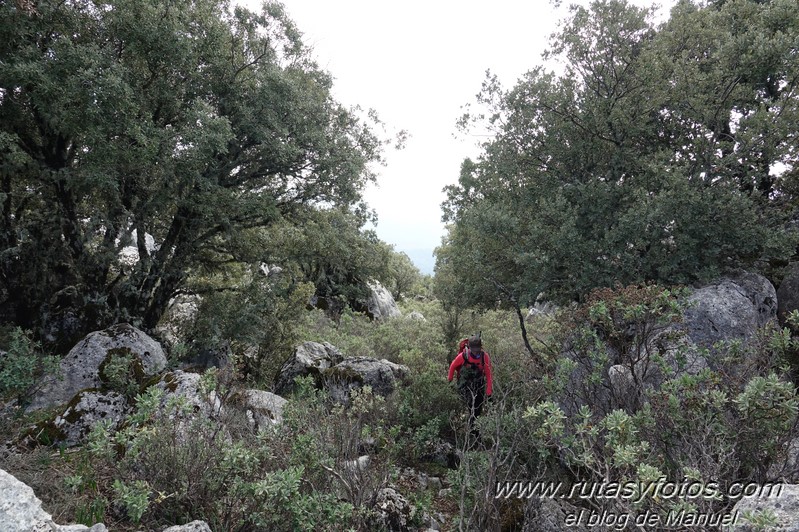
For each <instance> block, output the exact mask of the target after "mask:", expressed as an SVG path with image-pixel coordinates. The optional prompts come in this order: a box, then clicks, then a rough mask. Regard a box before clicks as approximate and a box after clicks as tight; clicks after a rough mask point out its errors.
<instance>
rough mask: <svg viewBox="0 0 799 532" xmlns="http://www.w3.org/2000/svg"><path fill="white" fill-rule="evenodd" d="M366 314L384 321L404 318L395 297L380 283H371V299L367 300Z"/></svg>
mask: <svg viewBox="0 0 799 532" xmlns="http://www.w3.org/2000/svg"><path fill="white" fill-rule="evenodd" d="M366 312H367V314H369V316H371V317H372V318H373V319H376V320H384V319H387V318H396V317H399V316H402V312H400V309H399V307H398V306H397V302H396V301H394V296H392V295H391V292H389V291H388V289H387V288H386V287H384V286H383V285H381V284H380V283H378V282H374V283H369V297H368V299H367V300H366Z"/></svg>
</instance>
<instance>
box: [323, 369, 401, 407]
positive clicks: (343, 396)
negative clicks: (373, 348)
mask: <svg viewBox="0 0 799 532" xmlns="http://www.w3.org/2000/svg"><path fill="white" fill-rule="evenodd" d="M409 371H410V370H409V369H408V367H407V366H403V365H400V364H395V363H393V362H389V361H388V360H385V359H383V360H377V359H376V358H371V357H352V358H347V359H344V361H343V362H340V363H339V364H336V365H335V366H333V367H332V368H330V369H328V370H326V371H325V372H324V374H323V377H324V388H325V389H326V390H327V392H328V394H329V395H330V398H331V399H333V400H334V401H336V402H338V403H343V404H348V403H349V399H350V394H351V393H352V392H353V391H354V390H358V389H360V388H362V387H364V386H371V388H372V392H373V393H375V394H377V395H382V396H386V395H389V394H390V393H391V392H393V391H394V390H395V389H396V388H397V384H398V382H399V381H402V380H405V379H406V378H407V377H408V375H409Z"/></svg>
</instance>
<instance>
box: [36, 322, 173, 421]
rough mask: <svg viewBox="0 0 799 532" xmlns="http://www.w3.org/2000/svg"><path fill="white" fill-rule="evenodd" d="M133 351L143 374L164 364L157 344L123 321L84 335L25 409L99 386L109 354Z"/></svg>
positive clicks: (64, 399) (53, 403) (56, 402)
mask: <svg viewBox="0 0 799 532" xmlns="http://www.w3.org/2000/svg"><path fill="white" fill-rule="evenodd" d="M127 355H133V356H134V357H136V358H137V359H138V361H139V362H140V364H139V366H140V370H141V372H142V373H143V374H144V375H148V376H149V375H156V374H157V373H159V372H160V371H162V370H163V369H164V368H165V367H166V356H164V351H163V349H161V345H160V344H159V343H158V342H156V341H155V340H153V339H152V338H150V337H149V336H147V335H146V334H144V333H143V332H142V331H140V330H138V329H136V328H135V327H132V326H130V325H127V324H119V325H114V326H113V327H109V328H108V329H105V330H104V331H96V332H93V333H91V334H89V335H87V336H86V337H85V338H84V339H83V340H81V341H80V342H78V344H77V345H75V347H73V348H72V350H70V352H69V353H68V354H67V356H66V357H64V359H62V360H61V365H60V373H61V378H60V379H59V378H57V377H49V378H48V379H47V380H46V381H44V382H43V383H42V388H41V391H39V393H37V394H36V396H35V397H34V399H33V401H32V402H31V405H30V406H29V407H28V410H38V409H41V408H49V407H52V406H56V405H60V404H63V403H66V402H67V401H69V400H70V399H72V398H73V397H74V396H75V394H77V393H78V392H79V391H81V390H85V389H88V388H103V387H104V382H103V376H102V375H101V371H100V370H101V367H102V365H103V363H104V362H106V361H108V360H109V357H115V356H127Z"/></svg>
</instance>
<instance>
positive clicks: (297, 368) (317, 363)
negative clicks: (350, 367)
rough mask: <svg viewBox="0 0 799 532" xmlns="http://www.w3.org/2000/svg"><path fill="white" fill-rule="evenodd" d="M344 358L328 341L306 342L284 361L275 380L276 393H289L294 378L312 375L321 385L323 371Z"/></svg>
mask: <svg viewBox="0 0 799 532" xmlns="http://www.w3.org/2000/svg"><path fill="white" fill-rule="evenodd" d="M342 360H344V355H342V354H341V352H339V350H338V349H336V348H335V347H334V346H332V345H330V344H329V343H327V342H324V343H321V344H319V343H317V342H305V343H303V344H301V345H299V346H298V347H297V349H296V350H295V351H294V355H293V356H292V357H291V358H289V359H288V360H287V361H286V362H284V363H283V367H282V368H281V369H280V371H279V372H278V375H277V380H276V381H275V393H277V394H278V395H287V394H290V393H291V392H292V391H293V390H294V386H295V384H294V379H295V378H297V377H306V376H309V375H310V376H312V377H313V378H314V380H315V381H316V382H317V384H319V385H320V386H321V383H322V380H321V377H322V372H324V371H325V370H326V369H328V368H332V367H333V366H335V365H336V364H338V363H339V362H341V361H342Z"/></svg>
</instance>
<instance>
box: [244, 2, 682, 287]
mask: <svg viewBox="0 0 799 532" xmlns="http://www.w3.org/2000/svg"><path fill="white" fill-rule="evenodd" d="M245 3H246V4H247V5H250V6H251V8H255V7H256V6H258V5H259V2H257V0H248V1H246V2H245ZM283 3H284V5H285V6H286V10H287V12H288V14H289V16H290V18H292V19H293V20H294V22H295V23H296V24H297V26H298V28H299V30H300V31H301V32H302V33H303V34H304V41H305V42H306V44H308V45H310V46H311V47H312V48H313V50H314V55H315V57H316V58H317V60H318V62H319V64H320V66H321V67H322V68H324V69H326V70H327V71H329V72H330V73H331V74H332V75H333V77H334V86H333V92H334V95H335V97H336V98H337V99H338V100H339V101H340V102H342V103H343V104H345V105H348V106H355V105H359V106H361V107H362V108H364V109H370V108H372V109H375V110H376V111H377V113H378V115H379V117H380V119H381V120H382V121H383V122H385V123H386V125H387V127H388V130H389V131H398V130H401V129H404V130H407V131H408V133H409V134H410V138H409V139H408V141H407V143H406V147H405V149H404V150H401V151H396V150H389V151H388V152H387V153H386V159H387V165H386V166H385V167H378V168H377V173H378V183H377V185H376V186H370V187H369V188H368V189H367V191H366V194H365V197H366V201H367V202H368V203H369V205H370V206H371V208H373V209H374V210H375V211H376V212H377V215H378V225H377V228H376V231H377V234H378V236H379V237H380V238H381V239H382V240H384V241H386V242H388V243H389V244H393V245H394V246H395V249H397V250H398V251H405V252H406V253H408V255H409V256H411V258H412V259H414V262H416V264H417V266H418V267H419V268H420V269H422V271H423V272H425V273H432V250H433V248H434V247H436V246H438V245H439V244H440V242H441V237H442V236H443V235H444V225H443V223H442V222H441V203H442V201H443V200H444V197H445V196H444V193H443V192H442V189H443V188H444V187H445V186H446V185H449V184H454V183H457V181H458V173H459V169H460V164H461V162H462V161H463V159H464V158H465V157H467V156H471V157H476V156H477V154H478V153H479V152H478V150H477V148H476V141H478V140H479V139H478V138H466V139H464V138H462V136H461V135H460V134H458V137H459V138H457V139H456V138H455V135H456V133H457V131H456V128H455V122H456V120H457V119H458V117H459V116H460V115H461V114H462V113H463V110H462V109H461V107H462V106H463V105H465V104H467V103H473V102H474V100H475V95H476V94H477V93H478V92H479V91H480V85H481V83H482V81H483V80H484V79H485V71H486V70H487V69H490V70H491V71H492V72H493V73H494V74H496V75H497V76H498V77H499V79H500V81H501V82H502V84H503V85H504V86H506V87H511V86H512V85H513V84H514V82H515V81H516V80H517V79H518V78H519V77H520V76H521V75H522V74H523V73H524V72H526V71H527V70H530V69H531V68H533V67H534V66H536V65H538V64H541V62H542V60H541V53H542V52H543V51H544V49H545V48H546V47H547V44H548V40H549V36H550V34H551V33H552V32H553V31H555V30H556V29H557V23H558V21H559V20H560V19H562V18H563V16H565V14H566V5H568V3H569V2H568V1H566V2H564V6H563V7H561V8H559V9H555V8H554V7H553V6H552V5H551V3H550V2H549V1H548V0H527V1H519V0H493V1H491V2H487V1H485V0H483V1H479V2H478V1H475V0H461V1H452V0H426V1H422V0H405V1H403V2H389V1H375V0H336V1H332V0H327V1H324V0H284V2H283ZM581 3H586V2H581ZM635 3H638V4H639V5H643V4H647V5H648V4H649V3H648V2H643V1H639V2H635ZM664 3H667V4H671V2H670V1H668V0H667V1H666V2H664Z"/></svg>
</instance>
